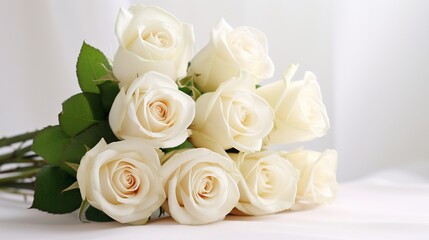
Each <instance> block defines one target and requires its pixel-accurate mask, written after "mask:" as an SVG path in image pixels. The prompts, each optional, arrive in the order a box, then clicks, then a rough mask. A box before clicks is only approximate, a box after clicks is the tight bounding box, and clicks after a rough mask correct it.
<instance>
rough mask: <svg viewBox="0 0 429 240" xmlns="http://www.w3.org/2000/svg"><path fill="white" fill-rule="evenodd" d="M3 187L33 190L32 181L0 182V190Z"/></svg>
mask: <svg viewBox="0 0 429 240" xmlns="http://www.w3.org/2000/svg"><path fill="white" fill-rule="evenodd" d="M3 189H25V190H34V182H11V183H0V190H3Z"/></svg>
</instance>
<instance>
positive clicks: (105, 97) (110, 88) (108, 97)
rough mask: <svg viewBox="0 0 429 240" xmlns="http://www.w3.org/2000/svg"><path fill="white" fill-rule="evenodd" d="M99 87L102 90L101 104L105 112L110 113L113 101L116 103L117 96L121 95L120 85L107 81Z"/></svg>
mask: <svg viewBox="0 0 429 240" xmlns="http://www.w3.org/2000/svg"><path fill="white" fill-rule="evenodd" d="M98 87H99V88H100V95H101V102H102V104H103V107H104V110H105V111H106V112H107V113H109V112H110V108H111V107H112V104H113V101H115V98H116V95H118V93H119V86H118V83H116V82H113V81H106V82H104V83H102V84H100V85H98Z"/></svg>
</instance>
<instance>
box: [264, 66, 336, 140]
mask: <svg viewBox="0 0 429 240" xmlns="http://www.w3.org/2000/svg"><path fill="white" fill-rule="evenodd" d="M292 75H293V74H292ZM290 77H291V76H290ZM257 93H258V94H259V95H260V96H261V97H263V98H264V99H265V100H266V101H267V102H269V103H270V105H271V106H272V108H273V109H274V111H275V120H274V127H273V130H272V131H271V132H270V134H269V135H268V137H267V138H266V139H265V143H266V144H268V145H269V144H286V143H292V142H298V141H308V140H312V139H314V138H317V137H321V136H323V135H325V134H326V132H327V131H328V129H329V118H328V115H327V112H326V108H325V105H324V104H323V101H322V95H321V92H320V87H319V84H318V83H317V81H316V76H315V75H314V74H313V73H311V72H306V73H305V76H304V80H300V81H292V82H289V81H288V79H283V80H279V81H276V82H273V83H271V84H267V85H264V86H262V87H260V88H258V89H257Z"/></svg>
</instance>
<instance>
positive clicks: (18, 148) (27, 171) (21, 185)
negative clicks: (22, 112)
mask: <svg viewBox="0 0 429 240" xmlns="http://www.w3.org/2000/svg"><path fill="white" fill-rule="evenodd" d="M39 131H40V130H36V131H33V132H28V133H24V134H19V135H15V136H12V137H3V138H1V139H0V191H5V192H9V193H18V194H27V193H28V190H34V181H35V176H36V174H37V172H38V171H39V170H40V169H41V168H42V167H43V166H44V165H45V164H46V163H45V161H44V160H42V159H41V158H40V157H39V156H37V155H36V154H34V152H32V150H31V147H32V141H33V139H34V137H35V136H36V134H37V133H38V132H39ZM25 191H27V193H24V192H25Z"/></svg>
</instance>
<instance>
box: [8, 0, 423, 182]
mask: <svg viewBox="0 0 429 240" xmlns="http://www.w3.org/2000/svg"><path fill="white" fill-rule="evenodd" d="M134 2H139V3H144V4H148V5H158V6H160V7H162V8H165V9H166V10H168V11H170V12H171V13H173V14H174V15H176V16H177V17H178V18H179V19H181V20H182V21H185V22H188V23H191V24H193V25H194V32H195V37H196V50H199V49H200V48H202V47H203V46H204V45H205V44H206V43H207V41H208V39H209V37H210V31H211V28H212V27H213V26H214V25H215V24H216V22H217V21H219V20H220V19H221V18H222V17H223V18H225V19H226V20H227V21H228V22H229V23H230V24H231V25H232V26H241V25H248V26H253V27H255V28H258V29H260V30H262V31H263V32H265V33H266V35H267V38H268V44H269V53H270V55H271V58H272V60H273V62H274V64H275V66H276V73H275V77H274V78H273V79H271V81H273V80H277V79H278V78H279V77H280V76H281V75H282V73H283V71H284V70H285V68H286V66H287V65H288V64H290V63H299V64H300V70H299V71H298V73H297V75H295V79H296V80H298V79H300V78H302V76H303V73H304V71H307V70H310V71H312V72H314V73H315V74H316V75H317V77H318V80H319V83H320V85H321V88H322V94H323V97H324V102H325V104H326V105H327V108H328V112H329V116H330V120H331V130H330V132H329V133H328V135H327V136H325V137H323V138H320V139H316V140H313V141H312V142H309V143H305V144H294V145H290V146H279V147H278V148H281V149H293V148H296V147H300V146H304V147H305V148H308V149H314V150H319V151H321V150H324V149H325V148H335V149H337V150H338V151H339V156H340V162H339V171H338V177H339V179H340V180H341V181H346V180H352V179H355V178H358V177H361V176H363V175H367V174H370V173H371V172H374V171H376V170H379V169H382V168H389V167H394V166H398V165H404V164H412V163H415V162H418V161H429V146H428V145H429V143H428V142H429V141H428V135H429V125H428V122H429V94H428V93H426V92H428V91H429V78H428V77H427V76H429V67H428V66H427V65H428V64H429V15H428V14H427V12H428V11H429V2H428V1H424V0H421V1H417V0H401V1H395V0H375V1H348V0H325V1H320V0H304V1H303V0H300V1H298V0H295V1H290V0H282V1H256V0H255V1H245V2H244V1H239V0H218V1H201V0H187V1H167V0H153V1H130V0H120V1H102V0H79V1H76V0H73V1H72V0H64V1H54V0H39V1H27V0H0V30H1V37H0V74H1V75H0V137H1V136H9V135H13V134H17V133H21V132H23V131H30V130H34V129H38V128H42V127H44V126H46V125H53V124H56V123H57V114H58V113H59V112H60V110H61V102H62V101H64V100H65V99H67V98H68V97H70V96H71V95H73V94H75V93H77V92H79V88H78V84H77V82H76V81H77V80H76V76H75V64H76V59H77V55H78V53H79V49H80V46H81V44H82V41H83V40H85V41H87V42H88V43H89V44H91V45H93V46H95V47H97V48H99V49H101V50H102V51H103V52H104V53H105V54H106V55H108V56H109V57H113V55H114V53H115V51H116V48H117V45H118V44H117V40H116V38H115V36H114V24H115V19H116V14H117V12H118V10H119V7H121V6H123V7H128V6H129V5H130V4H131V3H134ZM268 81H270V80H268Z"/></svg>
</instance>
